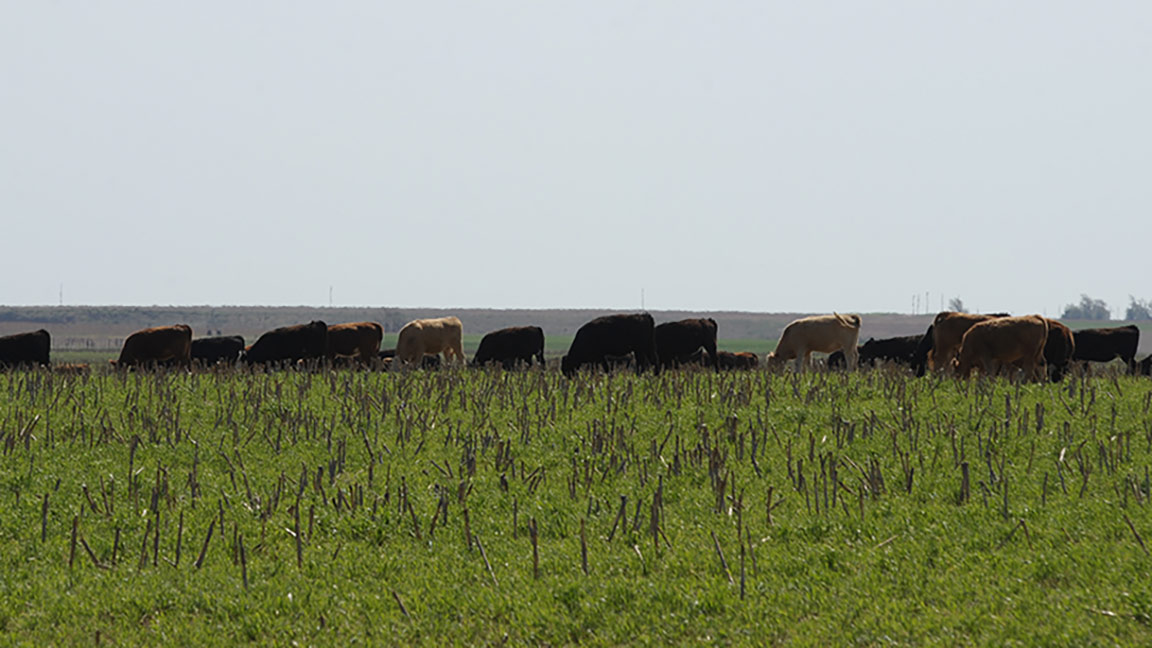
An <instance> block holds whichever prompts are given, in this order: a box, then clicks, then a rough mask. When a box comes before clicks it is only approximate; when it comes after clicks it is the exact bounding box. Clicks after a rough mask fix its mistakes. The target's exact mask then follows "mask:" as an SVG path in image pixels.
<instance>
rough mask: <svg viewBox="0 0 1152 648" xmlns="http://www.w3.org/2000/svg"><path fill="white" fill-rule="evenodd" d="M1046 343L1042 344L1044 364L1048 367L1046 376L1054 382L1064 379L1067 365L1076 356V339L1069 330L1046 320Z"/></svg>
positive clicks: (1055, 322) (1054, 321)
mask: <svg viewBox="0 0 1152 648" xmlns="http://www.w3.org/2000/svg"><path fill="white" fill-rule="evenodd" d="M1045 321H1046V322H1047V323H1048V341H1047V342H1045V343H1044V362H1045V363H1046V364H1047V365H1048V376H1049V378H1051V379H1052V381H1054V382H1060V380H1061V379H1062V378H1064V372H1065V371H1067V370H1068V363H1069V362H1071V361H1072V358H1073V356H1075V355H1076V338H1075V336H1074V334H1073V333H1072V331H1071V329H1069V328H1068V327H1067V326H1064V325H1063V324H1061V323H1060V322H1057V321H1056V320H1054V319H1047V318H1045Z"/></svg>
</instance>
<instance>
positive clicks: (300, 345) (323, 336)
mask: <svg viewBox="0 0 1152 648" xmlns="http://www.w3.org/2000/svg"><path fill="white" fill-rule="evenodd" d="M327 355H328V325H327V324H325V323H324V322H321V321H319V320H316V321H312V322H309V323H307V324H297V325H296V326H283V327H281V328H278V329H272V330H271V331H268V332H267V333H264V334H263V335H261V336H260V338H259V339H258V340H256V343H255V344H253V345H252V346H250V347H248V350H247V351H246V352H245V353H244V362H246V363H248V364H262V363H268V362H283V361H292V362H295V361H297V360H309V359H320V358H324V357H327Z"/></svg>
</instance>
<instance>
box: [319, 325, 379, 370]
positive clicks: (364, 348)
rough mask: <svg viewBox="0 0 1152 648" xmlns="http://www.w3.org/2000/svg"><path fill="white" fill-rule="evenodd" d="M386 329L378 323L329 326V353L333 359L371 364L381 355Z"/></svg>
mask: <svg viewBox="0 0 1152 648" xmlns="http://www.w3.org/2000/svg"><path fill="white" fill-rule="evenodd" d="M383 339H384V327H383V326H380V325H379V324H377V323H376V322H349V323H347V324H329V325H328V352H329V353H330V354H331V355H332V356H333V357H340V356H346V357H354V358H356V359H357V360H358V361H360V362H362V363H367V362H371V361H372V360H374V359H375V358H376V357H377V356H378V355H379V354H380V341H381V340H383Z"/></svg>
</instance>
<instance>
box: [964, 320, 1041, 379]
mask: <svg viewBox="0 0 1152 648" xmlns="http://www.w3.org/2000/svg"><path fill="white" fill-rule="evenodd" d="M1047 341H1048V321H1047V320H1045V319H1044V318H1043V317H1041V316H1039V315H1025V316H1023V317H998V318H993V319H989V320H985V321H983V322H977V323H975V324H973V325H972V326H971V327H970V328H969V329H968V331H967V332H965V333H964V338H963V339H962V340H961V342H960V353H959V354H958V356H957V360H956V371H957V373H959V374H960V376H961V377H964V378H967V377H968V376H969V375H970V374H971V373H972V369H974V368H977V367H979V369H980V373H981V374H983V375H987V376H992V375H996V374H997V373H998V372H999V370H1000V368H1001V367H1005V366H1009V365H1016V366H1018V367H1020V368H1021V369H1023V370H1024V375H1025V376H1027V377H1029V378H1040V377H1041V376H1043V372H1044V345H1045V343H1046V342H1047Z"/></svg>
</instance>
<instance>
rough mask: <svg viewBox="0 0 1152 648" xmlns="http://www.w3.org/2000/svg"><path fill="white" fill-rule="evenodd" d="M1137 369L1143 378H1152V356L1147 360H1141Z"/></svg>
mask: <svg viewBox="0 0 1152 648" xmlns="http://www.w3.org/2000/svg"><path fill="white" fill-rule="evenodd" d="M1137 368H1138V370H1139V372H1140V375H1141V376H1152V355H1149V356H1148V357H1147V358H1144V359H1143V360H1141V361H1140V365H1139V367H1137Z"/></svg>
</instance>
